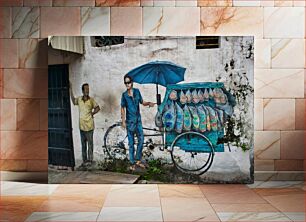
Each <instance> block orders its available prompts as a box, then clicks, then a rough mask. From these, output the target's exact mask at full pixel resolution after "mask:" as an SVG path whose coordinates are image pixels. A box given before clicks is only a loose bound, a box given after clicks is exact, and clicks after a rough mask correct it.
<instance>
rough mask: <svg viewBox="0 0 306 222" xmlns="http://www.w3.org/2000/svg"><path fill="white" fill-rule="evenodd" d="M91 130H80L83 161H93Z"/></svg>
mask: <svg viewBox="0 0 306 222" xmlns="http://www.w3.org/2000/svg"><path fill="white" fill-rule="evenodd" d="M93 132H94V131H93V130H90V131H82V130H80V133H81V144H82V158H83V162H86V161H93ZM87 145H88V149H87Z"/></svg>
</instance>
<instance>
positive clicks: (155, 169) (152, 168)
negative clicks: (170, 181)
mask: <svg viewBox="0 0 306 222" xmlns="http://www.w3.org/2000/svg"><path fill="white" fill-rule="evenodd" d="M164 175H165V171H164V169H163V164H162V162H161V160H159V159H156V160H150V161H149V162H148V169H147V170H146V172H145V174H144V175H142V177H143V179H145V180H152V179H154V180H160V181H163V180H164V178H163V177H164Z"/></svg>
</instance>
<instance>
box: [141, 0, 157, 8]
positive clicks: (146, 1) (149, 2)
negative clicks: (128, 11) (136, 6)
mask: <svg viewBox="0 0 306 222" xmlns="http://www.w3.org/2000/svg"><path fill="white" fill-rule="evenodd" d="M153 2H154V0H140V6H145V7H147V6H153Z"/></svg>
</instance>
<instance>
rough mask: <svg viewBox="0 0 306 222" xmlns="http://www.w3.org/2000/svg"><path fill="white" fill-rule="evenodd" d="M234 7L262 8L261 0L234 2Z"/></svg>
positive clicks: (237, 0) (235, 0) (239, 0)
mask: <svg viewBox="0 0 306 222" xmlns="http://www.w3.org/2000/svg"><path fill="white" fill-rule="evenodd" d="M233 6H234V7H237V6H238V7H239V6H249V7H250V6H258V7H259V6H260V0H257V1H256V0H233Z"/></svg>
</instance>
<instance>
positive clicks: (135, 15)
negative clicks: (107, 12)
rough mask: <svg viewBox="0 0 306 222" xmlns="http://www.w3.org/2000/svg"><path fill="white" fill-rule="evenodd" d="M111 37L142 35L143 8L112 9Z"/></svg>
mask: <svg viewBox="0 0 306 222" xmlns="http://www.w3.org/2000/svg"><path fill="white" fill-rule="evenodd" d="M111 35H132V36H140V35H142V8H141V7H113V8H111Z"/></svg>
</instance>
